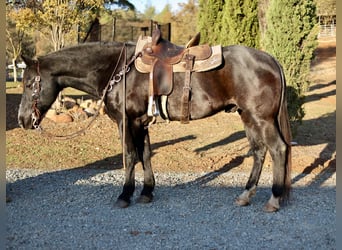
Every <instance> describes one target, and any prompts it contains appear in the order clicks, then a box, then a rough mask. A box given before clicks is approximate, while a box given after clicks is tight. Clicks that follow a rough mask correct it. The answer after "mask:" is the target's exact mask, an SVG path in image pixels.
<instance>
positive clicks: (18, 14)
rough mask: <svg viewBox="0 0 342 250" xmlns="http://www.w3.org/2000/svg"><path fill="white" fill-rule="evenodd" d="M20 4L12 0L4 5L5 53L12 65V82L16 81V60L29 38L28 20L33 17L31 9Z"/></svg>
mask: <svg viewBox="0 0 342 250" xmlns="http://www.w3.org/2000/svg"><path fill="white" fill-rule="evenodd" d="M20 6H21V5H17V4H14V3H12V2H8V3H7V5H6V55H7V57H8V58H9V59H10V60H11V64H12V65H13V77H14V82H17V67H16V61H17V59H18V57H19V56H20V55H21V53H22V51H23V49H24V45H25V44H27V43H29V41H30V40H31V39H30V35H29V33H30V32H31V31H32V27H31V25H30V22H28V21H29V20H31V19H32V18H33V17H34V16H33V13H32V12H31V11H29V10H28V9H26V8H23V9H22V8H20ZM27 46H28V45H27Z"/></svg>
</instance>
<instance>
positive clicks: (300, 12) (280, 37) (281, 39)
mask: <svg viewBox="0 0 342 250" xmlns="http://www.w3.org/2000/svg"><path fill="white" fill-rule="evenodd" d="M266 19H267V30H266V33H265V40H264V45H265V49H266V51H268V52H269V53H270V54H272V55H273V56H274V57H275V58H277V59H278V61H279V62H280V63H281V64H282V66H283V68H284V71H285V76H286V81H287V85H288V86H289V87H288V91H287V94H288V104H289V107H288V108H289V115H290V120H291V121H292V126H293V130H294V132H295V129H296V126H297V125H298V123H300V122H301V121H302V118H303V117H304V115H305V112H304V108H303V104H304V93H305V91H306V90H307V88H308V86H309V79H308V76H309V73H310V63H311V60H312V58H313V55H314V54H313V52H314V50H315V48H316V47H317V44H318V43H317V35H318V24H317V16H316V6H315V3H314V2H313V0H271V1H270V6H269V8H268V10H267V13H266ZM280 20H281V21H280Z"/></svg>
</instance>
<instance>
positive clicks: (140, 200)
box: [137, 194, 153, 203]
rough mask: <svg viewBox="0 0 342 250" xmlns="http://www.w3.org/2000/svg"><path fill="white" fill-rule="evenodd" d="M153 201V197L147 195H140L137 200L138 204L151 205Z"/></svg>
mask: <svg viewBox="0 0 342 250" xmlns="http://www.w3.org/2000/svg"><path fill="white" fill-rule="evenodd" d="M152 200H153V195H152V194H151V195H150V196H147V195H140V196H139V197H138V199H137V202H138V203H150V202H151V201H152Z"/></svg>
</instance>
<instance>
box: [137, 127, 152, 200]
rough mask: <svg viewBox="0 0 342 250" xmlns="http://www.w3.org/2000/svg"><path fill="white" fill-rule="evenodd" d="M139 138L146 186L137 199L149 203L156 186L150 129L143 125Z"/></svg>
mask: <svg viewBox="0 0 342 250" xmlns="http://www.w3.org/2000/svg"><path fill="white" fill-rule="evenodd" d="M137 138H139V140H137V141H136V142H137V151H138V156H139V159H140V161H141V162H142V165H143V168H144V187H143V189H142V191H141V194H140V197H139V198H138V200H137V201H138V202H140V203H148V202H151V201H152V199H153V190H154V186H155V180H154V174H153V171H152V165H151V144H150V136H149V133H148V130H147V129H145V128H144V127H141V128H140V133H139V136H137Z"/></svg>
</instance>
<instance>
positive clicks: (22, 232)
mask: <svg viewBox="0 0 342 250" xmlns="http://www.w3.org/2000/svg"><path fill="white" fill-rule="evenodd" d="M123 177H124V174H123V171H121V170H120V171H117V170H113V171H106V170H99V169H84V168H76V169H71V170H63V171H56V172H50V173H43V174H39V175H37V176H34V177H27V178H25V179H21V180H17V181H15V182H13V183H9V184H8V186H9V195H10V196H12V198H13V201H12V202H10V203H7V230H6V240H7V242H6V243H7V248H8V249H20V248H25V249H82V248H85V249H113V246H115V248H118V249H165V246H167V248H170V249H171V248H173V249H176V248H179V249H226V248H228V249H241V247H242V246H250V245H248V244H250V242H253V245H254V246H255V245H258V246H259V247H260V249H266V248H268V249H279V247H280V248H282V247H284V246H287V247H289V245H288V244H291V245H290V246H292V247H293V248H296V249H300V248H302V247H304V248H306V249H334V243H335V236H336V229H335V228H336V227H335V223H336V210H335V205H336V200H335V197H336V191H335V188H331V187H324V188H322V187H320V188H316V187H315V188H312V186H306V187H295V188H294V189H293V199H292V201H291V203H290V204H289V205H287V206H284V207H282V208H281V210H280V211H279V212H277V213H273V214H268V213H264V212H263V211H262V206H263V205H264V203H265V202H266V201H267V199H268V198H269V196H270V193H271V189H270V187H269V186H268V184H267V182H268V180H266V183H264V181H265V179H263V180H262V183H261V184H260V186H259V188H258V190H257V193H256V196H255V197H253V199H252V203H251V205H250V206H248V207H238V206H236V205H234V199H235V198H236V196H237V195H239V194H240V193H241V192H242V190H243V187H242V186H241V185H240V184H239V183H240V182H241V181H237V180H236V179H235V180H234V181H232V182H233V184H231V183H230V180H231V178H232V176H231V175H229V173H227V174H226V175H221V176H220V177H217V178H216V179H215V180H212V181H206V182H199V181H195V180H196V179H197V177H198V176H195V175H189V176H186V177H184V176H182V175H175V176H172V177H171V176H170V175H168V174H161V175H157V183H159V184H158V186H157V187H156V190H155V199H154V201H153V202H152V203H149V204H136V203H135V202H134V201H133V202H132V205H131V206H130V207H129V208H127V209H118V208H113V205H112V204H113V201H114V200H115V199H116V197H117V195H119V193H120V192H121V188H122V187H121V183H123ZM140 178H142V176H140V175H138V176H137V179H140ZM234 178H242V179H244V178H247V175H246V176H245V175H243V176H238V177H234ZM227 180H228V181H227ZM242 182H244V181H243V180H242ZM137 183H138V185H137V191H136V193H135V195H134V198H136V197H137V196H138V193H139V192H140V190H141V188H142V182H141V179H140V180H138V181H137ZM289 242H291V243H289ZM246 244H247V245H246ZM320 246H322V248H321V247H320ZM323 247H324V248H323ZM242 248H243V247H242ZM290 248H291V247H290Z"/></svg>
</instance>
